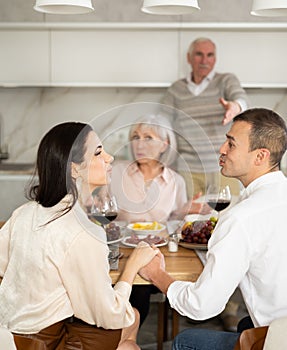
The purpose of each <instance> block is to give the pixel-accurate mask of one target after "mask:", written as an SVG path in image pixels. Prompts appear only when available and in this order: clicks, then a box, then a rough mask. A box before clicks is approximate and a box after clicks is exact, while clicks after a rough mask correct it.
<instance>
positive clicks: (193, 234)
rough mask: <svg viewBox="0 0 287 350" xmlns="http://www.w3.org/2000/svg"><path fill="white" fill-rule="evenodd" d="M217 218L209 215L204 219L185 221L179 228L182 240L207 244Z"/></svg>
mask: <svg viewBox="0 0 287 350" xmlns="http://www.w3.org/2000/svg"><path fill="white" fill-rule="evenodd" d="M216 223H217V219H216V218H215V217H211V218H210V219H209V220H205V221H194V222H186V223H185V224H184V225H183V227H182V230H181V236H182V240H181V241H183V242H186V243H199V244H207V242H208V240H209V239H210V237H211V234H212V232H213V230H214V227H215V226H216Z"/></svg>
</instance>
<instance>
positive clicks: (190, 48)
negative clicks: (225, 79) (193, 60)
mask: <svg viewBox="0 0 287 350" xmlns="http://www.w3.org/2000/svg"><path fill="white" fill-rule="evenodd" d="M207 41H208V42H210V43H211V44H213V46H214V53H215V54H216V45H215V43H214V42H213V41H212V40H211V39H209V38H205V37H200V38H197V39H195V40H193V42H192V43H191V44H190V45H189V48H188V53H189V54H192V52H193V50H194V47H195V45H196V44H198V43H205V42H207Z"/></svg>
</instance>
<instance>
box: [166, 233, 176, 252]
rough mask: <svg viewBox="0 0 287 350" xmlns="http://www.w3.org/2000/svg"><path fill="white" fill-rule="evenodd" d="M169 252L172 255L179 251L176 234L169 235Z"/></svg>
mask: <svg viewBox="0 0 287 350" xmlns="http://www.w3.org/2000/svg"><path fill="white" fill-rule="evenodd" d="M168 251H169V252H171V253H175V252H177V251H178V236H177V233H175V232H174V233H172V234H171V235H169V240H168Z"/></svg>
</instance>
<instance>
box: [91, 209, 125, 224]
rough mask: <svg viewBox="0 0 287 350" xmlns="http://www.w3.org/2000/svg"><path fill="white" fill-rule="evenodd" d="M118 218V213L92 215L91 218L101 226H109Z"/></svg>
mask: <svg viewBox="0 0 287 350" xmlns="http://www.w3.org/2000/svg"><path fill="white" fill-rule="evenodd" d="M117 216H118V213H117V212H112V211H110V212H106V213H104V214H101V213H90V214H89V217H90V218H91V219H93V220H96V221H98V222H99V223H100V224H101V225H108V224H109V223H110V222H111V221H113V220H115V219H116V217H117Z"/></svg>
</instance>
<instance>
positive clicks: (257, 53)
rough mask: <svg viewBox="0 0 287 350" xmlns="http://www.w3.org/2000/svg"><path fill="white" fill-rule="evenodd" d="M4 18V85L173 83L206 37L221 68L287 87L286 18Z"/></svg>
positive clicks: (0, 62) (0, 74) (250, 82)
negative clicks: (191, 50)
mask: <svg viewBox="0 0 287 350" xmlns="http://www.w3.org/2000/svg"><path fill="white" fill-rule="evenodd" d="M14 26H15V27H13V24H9V25H5V24H3V23H2V24H0V45H1V55H0V85H2V86H5V85H7V86H9V84H10V85H11V86H13V84H14V85H15V86H16V85H17V86H68V87H69V86H71V87H82V86H83V87H168V86H169V85H170V84H171V83H172V82H173V81H175V80H177V79H179V78H180V77H184V76H185V75H186V74H187V72H188V71H189V67H188V65H187V62H186V51H187V49H188V46H189V44H190V42H191V41H192V40H194V39H195V38H197V37H200V36H205V37H210V38H211V39H213V40H214V41H215V43H216V45H217V51H218V62H217V65H216V70H217V71H219V72H233V73H235V74H236V75H237V76H238V78H239V79H240V81H241V83H242V85H243V87H245V88H283V89H284V88H286V87H287V78H286V77H287V66H286V64H285V57H286V55H287V24H286V23H158V24H157V23H140V24H137V23H89V24H85V23H45V24H37V25H32V24H19V23H18V24H17V25H16V24H15V25H14Z"/></svg>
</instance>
